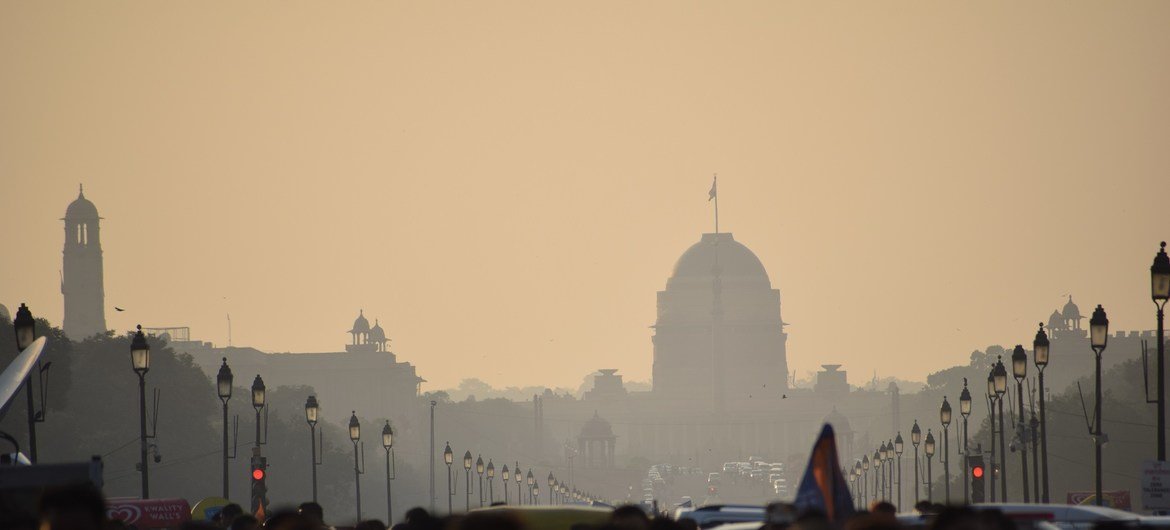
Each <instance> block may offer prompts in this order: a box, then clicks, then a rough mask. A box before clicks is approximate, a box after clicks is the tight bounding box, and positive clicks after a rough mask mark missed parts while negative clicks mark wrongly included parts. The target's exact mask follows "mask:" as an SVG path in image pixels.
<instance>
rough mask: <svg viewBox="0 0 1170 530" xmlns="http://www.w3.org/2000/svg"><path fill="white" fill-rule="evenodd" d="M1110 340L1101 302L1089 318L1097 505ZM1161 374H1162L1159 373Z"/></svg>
mask: <svg viewBox="0 0 1170 530" xmlns="http://www.w3.org/2000/svg"><path fill="white" fill-rule="evenodd" d="M1108 341H1109V318H1108V317H1106V316H1105V309H1104V308H1102V307H1101V304H1097V309H1094V310H1093V316H1092V318H1090V319H1089V343H1090V345H1091V346H1092V347H1093V353H1094V357H1096V360H1097V379H1096V383H1097V399H1096V407H1095V409H1096V418H1097V419H1096V427H1095V429H1094V431H1093V433H1092V434H1093V437H1094V438H1093V448H1094V453H1095V454H1096V457H1097V469H1096V471H1097V481H1096V486H1097V487H1096V493H1097V506H1102V505H1103V499H1102V498H1101V445H1102V443H1104V441H1103V439H1102V437H1103V436H1104V435H1103V434H1102V432H1101V352H1104V351H1105V345H1106V343H1107V342H1108ZM1159 375H1160V374H1159Z"/></svg>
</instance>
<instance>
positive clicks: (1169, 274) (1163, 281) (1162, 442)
mask: <svg viewBox="0 0 1170 530" xmlns="http://www.w3.org/2000/svg"><path fill="white" fill-rule="evenodd" d="M1150 297H1151V298H1153V300H1154V306H1155V307H1157V308H1158V461H1159V462H1165V461H1166V371H1165V364H1164V363H1165V360H1166V337H1165V336H1164V331H1163V328H1162V320H1163V310H1164V309H1165V308H1166V301H1167V300H1170V256H1167V255H1166V242H1165V241H1163V242H1162V246H1161V248H1160V249H1159V250H1158V254H1156V255H1155V256H1154V264H1153V265H1151V266H1150ZM1041 422H1043V419H1042V420H1041Z"/></svg>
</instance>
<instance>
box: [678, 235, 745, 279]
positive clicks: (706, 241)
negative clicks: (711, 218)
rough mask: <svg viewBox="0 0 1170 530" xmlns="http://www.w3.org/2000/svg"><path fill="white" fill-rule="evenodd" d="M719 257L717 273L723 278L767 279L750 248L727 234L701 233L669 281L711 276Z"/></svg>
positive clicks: (680, 260) (684, 254)
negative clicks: (716, 259)
mask: <svg viewBox="0 0 1170 530" xmlns="http://www.w3.org/2000/svg"><path fill="white" fill-rule="evenodd" d="M717 254H718V258H719V276H720V277H721V278H723V279H725V280H734V279H752V280H757V281H760V280H762V281H763V282H768V272H767V271H766V270H764V264H763V263H760V258H757V257H756V255H755V253H753V252H752V251H751V249H749V248H747V247H746V246H744V245H743V244H742V243H740V242H739V241H736V240H735V238H734V237H732V235H731V234H730V233H720V234H703V237H702V239H700V240H699V242H698V243H695V244H694V245H691V248H688V249H687V251H686V252H683V255H682V257H680V258H678V262H677V263H675V264H674V272H673V273H671V275H670V282H675V281H680V280H681V281H688V280H698V279H702V280H704V281H706V280H709V279H710V278H711V277H712V276H714V270H715V258H716V255H717Z"/></svg>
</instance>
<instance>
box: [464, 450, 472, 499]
mask: <svg viewBox="0 0 1170 530" xmlns="http://www.w3.org/2000/svg"><path fill="white" fill-rule="evenodd" d="M463 479H464V485H465V486H466V487H465V488H464V490H463V497H464V500H465V501H466V503H467V506H466V510H467V511H471V451H467V452H465V453H463Z"/></svg>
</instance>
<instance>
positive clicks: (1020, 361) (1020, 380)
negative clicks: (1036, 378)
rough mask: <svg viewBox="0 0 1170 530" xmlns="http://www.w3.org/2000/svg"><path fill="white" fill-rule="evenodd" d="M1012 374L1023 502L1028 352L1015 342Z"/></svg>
mask: <svg viewBox="0 0 1170 530" xmlns="http://www.w3.org/2000/svg"><path fill="white" fill-rule="evenodd" d="M1012 376H1013V377H1015V379H1016V397H1017V398H1019V399H1018V408H1017V409H1016V410H1017V411H1018V412H1019V414H1017V416H1016V419H1017V421H1016V432H1018V433H1019V438H1020V476H1021V477H1023V479H1024V503H1027V502H1029V500H1028V449H1027V440H1025V438H1024V378H1025V377H1027V376H1028V354H1026V353H1024V347H1023V346H1021V345H1019V344H1017V345H1016V347H1015V348H1014V349H1013V350H1012Z"/></svg>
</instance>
